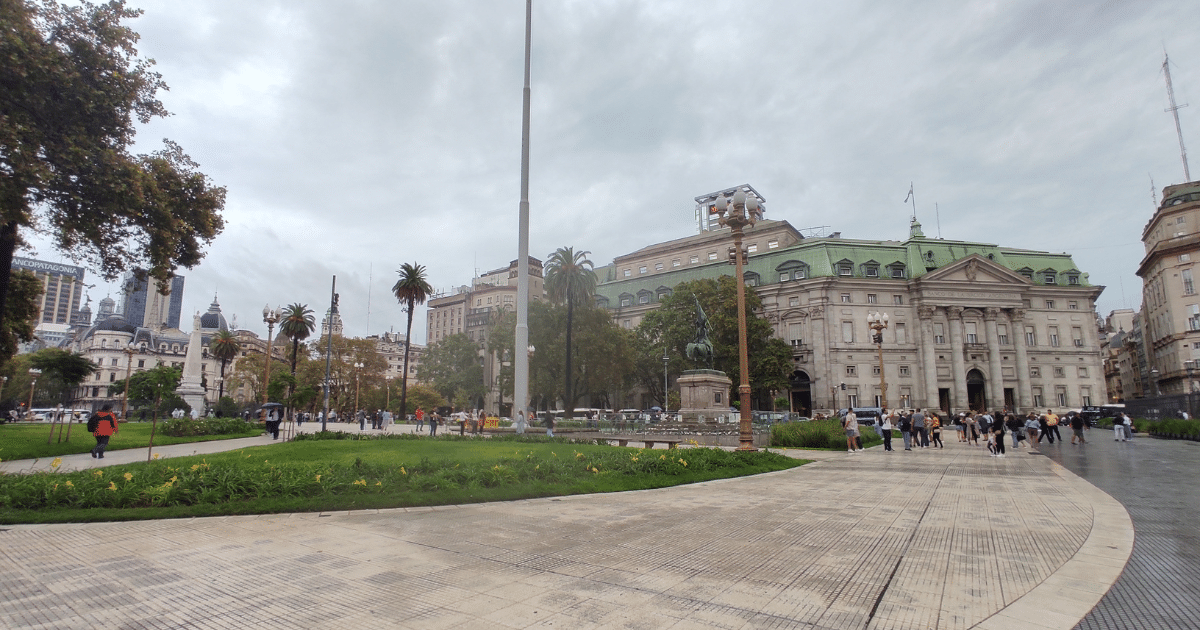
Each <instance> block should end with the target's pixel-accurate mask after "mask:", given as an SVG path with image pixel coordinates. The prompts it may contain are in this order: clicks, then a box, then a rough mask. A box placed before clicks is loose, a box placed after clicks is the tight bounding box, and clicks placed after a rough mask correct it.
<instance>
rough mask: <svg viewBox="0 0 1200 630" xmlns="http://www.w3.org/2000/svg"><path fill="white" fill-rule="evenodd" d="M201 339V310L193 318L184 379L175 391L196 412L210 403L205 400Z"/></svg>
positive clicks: (184, 361)
mask: <svg viewBox="0 0 1200 630" xmlns="http://www.w3.org/2000/svg"><path fill="white" fill-rule="evenodd" d="M201 343H202V342H201V340H200V312H199V311H197V312H196V316H195V317H193V318H192V336H191V338H190V339H188V347H187V356H186V357H185V358H184V360H183V379H181V380H180V382H179V387H177V388H176V389H175V393H176V394H179V397H180V398H182V399H183V400H184V402H186V403H187V404H189V405H191V407H192V410H193V411H195V412H198V413H200V412H203V411H204V409H206V408H207V406H208V403H207V402H206V401H205V400H204V381H203V378H204V368H203V366H202V364H201V362H200V356H201V351H202V348H201V347H200V344H201Z"/></svg>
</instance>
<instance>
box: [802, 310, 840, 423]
mask: <svg viewBox="0 0 1200 630" xmlns="http://www.w3.org/2000/svg"><path fill="white" fill-rule="evenodd" d="M825 321H826V320H825V309H823V308H822V307H820V306H814V307H812V308H811V309H810V310H809V311H808V328H809V333H808V334H809V339H810V342H811V343H812V360H813V374H812V381H813V382H812V383H811V384H810V385H809V387H810V388H813V389H814V390H815V391H812V394H813V409H816V408H817V407H821V406H824V407H826V408H832V407H833V406H834V405H833V396H832V394H831V393H830V391H829V388H830V387H832V386H834V385H837V383H838V381H837V380H836V379H835V378H834V377H833V374H832V373H831V372H830V365H829V343H828V342H827V341H826V339H827V338H828V337H827V335H826V334H825ZM822 403H824V404H822Z"/></svg>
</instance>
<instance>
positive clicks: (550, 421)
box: [546, 412, 554, 437]
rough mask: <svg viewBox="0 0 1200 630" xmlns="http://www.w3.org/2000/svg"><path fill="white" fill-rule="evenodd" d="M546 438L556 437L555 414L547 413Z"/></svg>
mask: <svg viewBox="0 0 1200 630" xmlns="http://www.w3.org/2000/svg"><path fill="white" fill-rule="evenodd" d="M546 437H554V414H552V413H550V412H546Z"/></svg>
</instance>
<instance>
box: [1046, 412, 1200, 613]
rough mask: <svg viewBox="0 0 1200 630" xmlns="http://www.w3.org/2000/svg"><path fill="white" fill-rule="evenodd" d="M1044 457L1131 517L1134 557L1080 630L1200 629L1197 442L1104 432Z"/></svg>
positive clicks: (1199, 460)
mask: <svg viewBox="0 0 1200 630" xmlns="http://www.w3.org/2000/svg"><path fill="white" fill-rule="evenodd" d="M1088 439H1089V442H1088V443H1087V444H1086V445H1083V446H1073V445H1071V443H1070V442H1067V443H1065V444H1062V443H1060V444H1055V445H1054V446H1049V445H1047V444H1042V453H1043V454H1045V455H1046V456H1047V457H1049V458H1050V459H1052V460H1054V461H1056V462H1058V463H1060V464H1062V465H1063V466H1064V467H1066V468H1067V469H1068V470H1070V471H1071V472H1073V473H1075V474H1076V475H1079V476H1080V477H1083V478H1084V479H1086V480H1087V481H1088V482H1090V483H1091V484H1092V485H1094V486H1096V487H1098V488H1100V489H1101V490H1104V491H1105V492H1107V493H1108V494H1109V495H1111V496H1112V497H1113V498H1115V499H1116V500H1118V501H1120V502H1121V504H1122V505H1124V506H1125V509H1126V510H1127V511H1128V512H1129V515H1130V517H1132V519H1133V527H1134V531H1135V532H1136V539H1135V541H1134V545H1133V555H1132V556H1131V557H1130V559H1129V564H1127V565H1126V567H1125V571H1124V572H1123V573H1122V574H1121V577H1120V579H1118V580H1117V583H1116V584H1114V585H1113V587H1112V589H1111V590H1110V591H1109V592H1108V594H1107V595H1105V596H1104V598H1103V599H1102V600H1101V601H1100V603H1099V604H1097V605H1096V607H1095V608H1093V609H1092V611H1091V613H1089V614H1088V616H1087V617H1085V618H1084V619H1083V620H1082V621H1080V622H1079V624H1078V625H1077V626H1075V627H1076V628H1077V629H1078V630H1102V629H1103V630H1108V629H1115V628H1120V629H1140V628H1169V629H1172V630H1173V629H1176V628H1181V629H1187V628H1196V629H1200V529H1198V528H1200V480H1198V479H1197V472H1198V466H1200V443H1198V442H1186V441H1177V440H1160V439H1155V438H1149V437H1145V436H1139V437H1138V438H1137V439H1135V440H1134V441H1132V442H1116V441H1114V440H1113V439H1112V434H1111V432H1109V431H1102V430H1099V429H1096V430H1092V431H1089V432H1088Z"/></svg>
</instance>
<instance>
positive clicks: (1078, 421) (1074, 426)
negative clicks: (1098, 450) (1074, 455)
mask: <svg viewBox="0 0 1200 630" xmlns="http://www.w3.org/2000/svg"><path fill="white" fill-rule="evenodd" d="M1068 417H1069V418H1070V419H1071V444H1072V445H1074V444H1075V440H1076V439H1078V440H1079V445H1080V446H1083V445H1084V444H1087V439H1086V438H1084V437H1083V429H1084V427H1087V422H1085V421H1084V419H1083V416H1081V415H1079V414H1075V415H1068Z"/></svg>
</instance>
